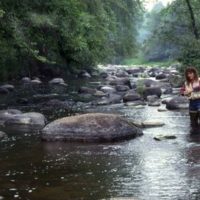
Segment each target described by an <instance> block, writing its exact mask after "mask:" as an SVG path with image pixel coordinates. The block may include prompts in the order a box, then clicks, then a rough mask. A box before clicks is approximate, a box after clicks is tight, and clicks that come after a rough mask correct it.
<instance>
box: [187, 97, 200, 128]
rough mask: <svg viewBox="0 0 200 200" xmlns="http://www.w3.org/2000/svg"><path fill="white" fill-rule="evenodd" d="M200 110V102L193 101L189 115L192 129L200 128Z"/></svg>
mask: <svg viewBox="0 0 200 200" xmlns="http://www.w3.org/2000/svg"><path fill="white" fill-rule="evenodd" d="M198 110H200V101H197V100H191V101H190V105H189V114H190V125H191V126H192V127H197V126H198V118H199V112H198Z"/></svg>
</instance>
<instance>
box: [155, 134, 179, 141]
mask: <svg viewBox="0 0 200 200" xmlns="http://www.w3.org/2000/svg"><path fill="white" fill-rule="evenodd" d="M153 139H154V140H156V141H162V140H174V139H176V136H175V135H158V136H155V137H154V138H153Z"/></svg>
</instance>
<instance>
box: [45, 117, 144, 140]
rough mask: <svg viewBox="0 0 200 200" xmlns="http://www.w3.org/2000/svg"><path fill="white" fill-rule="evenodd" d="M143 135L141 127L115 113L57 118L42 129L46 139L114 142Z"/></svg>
mask: <svg viewBox="0 0 200 200" xmlns="http://www.w3.org/2000/svg"><path fill="white" fill-rule="evenodd" d="M140 135H142V131H141V129H139V128H138V127H136V126H134V125H133V124H132V123H131V122H129V121H127V120H125V119H123V118H121V117H120V116H118V115H113V114H101V113H91V114H84V115H79V116H71V117H65V118H62V119H58V120H55V121H53V122H51V123H50V124H48V125H47V126H46V127H45V128H44V129H43V130H42V140H44V141H74V142H112V141H119V140H124V139H129V138H134V137H136V136H140Z"/></svg>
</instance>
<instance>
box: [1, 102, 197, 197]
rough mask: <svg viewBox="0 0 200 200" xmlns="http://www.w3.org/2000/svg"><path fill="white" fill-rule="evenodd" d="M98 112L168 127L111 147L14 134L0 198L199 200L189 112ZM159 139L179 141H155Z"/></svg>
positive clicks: (5, 153) (4, 154) (4, 145)
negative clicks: (170, 138) (165, 138)
mask: <svg viewBox="0 0 200 200" xmlns="http://www.w3.org/2000/svg"><path fill="white" fill-rule="evenodd" d="M94 110H95V109H94ZM94 110H93V111H94ZM97 110H98V111H99V110H101V111H103V112H115V113H120V114H121V115H122V116H125V117H127V118H129V119H130V120H139V121H141V120H142V121H143V120H154V119H155V120H160V121H163V122H165V125H164V126H163V127H159V128H149V129H144V135H143V136H142V137H139V138H136V139H133V140H130V141H124V142H121V143H113V144H78V143H45V142H42V141H41V140H40V133H39V132H36V133H34V134H33V133H17V132H11V133H9V134H8V135H9V137H8V138H7V139H6V140H4V141H2V142H0V163H1V165H0V172H1V173H0V186H1V187H0V196H1V197H3V199H9V200H10V199H23V200H24V199H25V200H26V199H27V200H28V199H30V200H47V199H48V200H66V199H89V200H90V199H91V200H94V199H111V198H120V197H123V198H125V197H129V198H130V199H134V200H160V199H165V200H177V199H180V200H188V199H191V200H196V199H200V153H199V152H200V134H199V135H198V134H191V133H190V127H189V117H188V113H187V111H182V112H172V111H166V112H158V111H157V108H155V107H148V106H145V107H144V108H140V109H135V108H133V107H125V106H123V105H114V106H104V107H98V109H97ZM158 135H175V136H176V137H177V138H176V139H175V140H163V141H156V140H154V139H153V138H154V137H155V136H158ZM0 199H1V198H0ZM127 199H128V198H127Z"/></svg>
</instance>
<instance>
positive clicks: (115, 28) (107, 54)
mask: <svg viewBox="0 0 200 200" xmlns="http://www.w3.org/2000/svg"><path fill="white" fill-rule="evenodd" d="M141 10H142V9H141V3H140V1H139V0H48V1H45V0H31V1H30V0H3V1H1V2H0V55H1V56H0V78H1V80H2V79H8V78H9V79H10V78H14V77H17V76H19V75H21V76H22V75H29V76H33V75H38V74H48V73H49V75H50V74H51V73H54V75H56V73H57V74H59V73H61V72H69V73H72V72H74V71H77V70H79V69H87V68H90V67H93V66H95V65H96V64H98V63H103V62H119V61H120V60H122V59H124V58H128V57H132V56H133V55H134V54H135V53H136V50H137V43H136V35H137V31H136V26H137V22H138V20H139V19H140V16H141V15H140V14H141Z"/></svg>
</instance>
